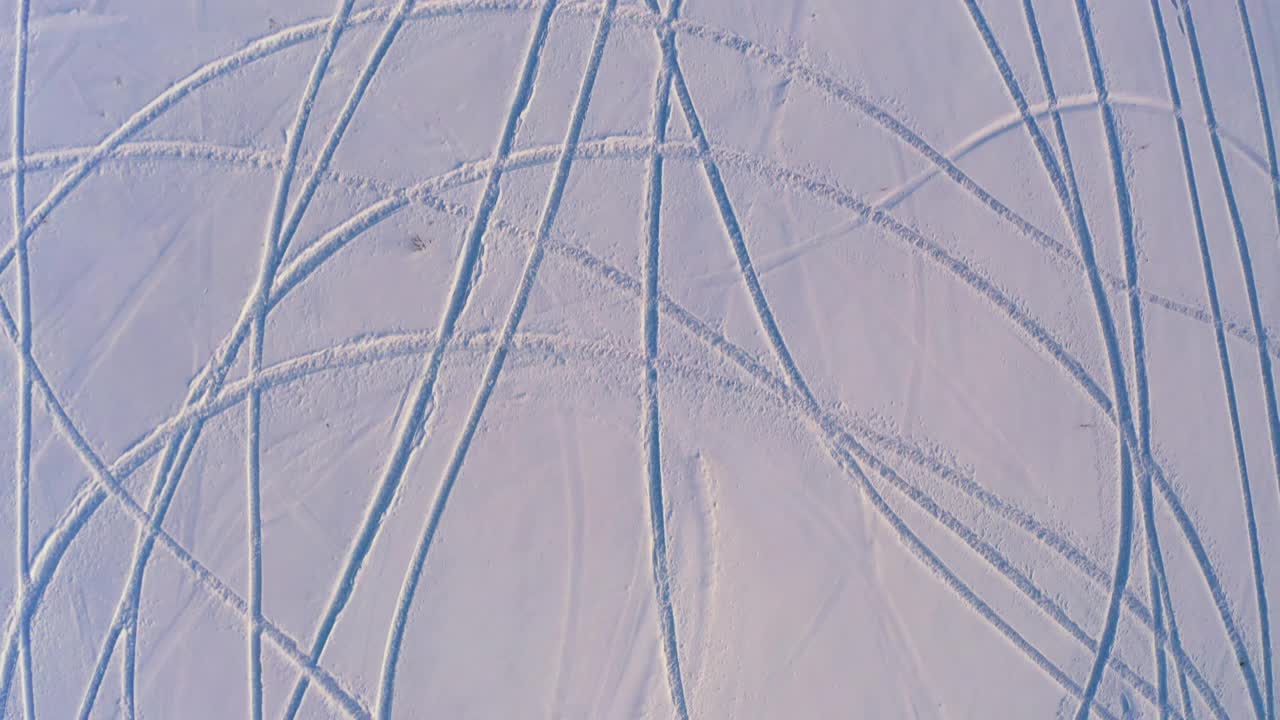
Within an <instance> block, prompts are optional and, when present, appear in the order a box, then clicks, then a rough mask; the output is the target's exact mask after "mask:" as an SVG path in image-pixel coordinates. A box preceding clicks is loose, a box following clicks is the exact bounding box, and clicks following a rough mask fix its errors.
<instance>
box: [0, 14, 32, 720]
mask: <svg viewBox="0 0 1280 720" xmlns="http://www.w3.org/2000/svg"><path fill="white" fill-rule="evenodd" d="M16 6H17V13H16V14H17V17H16V21H15V22H16V24H15V25H14V38H15V39H14V51H13V107H12V110H13V117H12V122H13V127H12V128H11V132H12V137H11V140H12V145H11V148H12V152H13V162H14V172H13V177H12V178H11V180H12V189H13V197H12V200H13V234H14V240H13V245H14V255H15V257H16V258H17V267H18V269H17V275H18V277H17V294H18V323H17V328H16V330H17V337H16V340H17V346H18V433H17V437H16V438H14V440H15V442H16V444H17V448H16V454H15V467H14V472H15V479H16V483H15V488H14V496H15V498H16V504H17V507H16V509H15V517H14V521H15V522H16V523H17V526H18V527H17V528H16V530H17V532H16V535H17V537H16V538H15V542H14V549H15V550H16V551H17V562H16V563H15V566H16V568H17V578H16V580H17V582H16V583H15V585H16V589H17V592H16V595H17V597H18V601H19V602H22V600H23V599H24V598H25V597H26V595H27V593H28V592H30V588H31V538H30V533H31V518H30V509H31V508H30V503H31V395H32V392H31V390H32V385H31V365H32V360H31V325H32V323H31V267H30V263H29V260H28V256H27V238H28V234H27V233H26V232H25V231H24V227H25V226H26V221H25V217H26V202H27V201H26V191H25V183H24V180H25V178H24V175H23V170H24V168H23V163H24V162H25V157H26V149H25V144H26V112H27V44H28V42H29V40H30V38H29V33H28V31H29V28H28V21H29V20H30V16H31V8H30V2H29V0H18V2H17V3H16ZM18 647H19V655H20V656H21V657H20V659H21V663H22V714H23V717H24V718H27V719H28V720H31V718H34V717H35V714H36V700H35V689H34V685H35V677H34V674H33V673H34V669H33V667H32V662H31V623H30V622H29V621H28V620H24V621H23V622H22V623H21V624H20V625H19V626H18ZM8 699H9V698H8V696H7V693H5V694H0V712H4V709H5V708H6V707H7V706H8Z"/></svg>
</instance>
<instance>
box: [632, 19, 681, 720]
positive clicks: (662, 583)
mask: <svg viewBox="0 0 1280 720" xmlns="http://www.w3.org/2000/svg"><path fill="white" fill-rule="evenodd" d="M680 2H681V0H668V5H667V12H666V13H665V15H663V17H664V19H665V20H666V22H665V23H664V25H663V27H662V28H661V29H660V30H659V33H660V38H659V42H658V77H657V80H656V82H655V84H654V97H653V122H652V125H651V127H650V131H651V133H652V135H653V142H654V149H653V152H652V155H651V157H650V159H649V174H648V178H647V182H646V189H645V193H646V198H645V201H646V202H645V240H646V244H645V252H644V255H643V256H642V257H643V260H642V264H643V269H642V272H643V275H644V310H643V316H642V319H641V335H642V337H643V341H644V351H645V371H644V399H643V402H642V406H643V409H642V412H643V420H642V432H643V433H644V440H643V446H644V454H645V458H646V468H645V469H646V475H647V477H648V484H649V531H650V535H651V538H652V541H651V544H652V553H653V585H654V595H655V599H656V601H657V603H658V620H659V627H660V629H661V634H662V654H663V660H664V663H663V664H664V666H665V668H666V676H667V689H668V691H669V692H670V693H671V703H672V706H673V707H674V709H675V713H676V717H677V718H679V719H680V720H688V719H689V704H688V701H687V700H686V699H685V693H684V679H683V676H682V674H681V671H680V651H679V643H678V642H677V640H676V620H675V610H674V608H673V606H672V601H671V574H670V568H669V566H668V555H667V530H666V508H665V507H664V503H663V498H662V490H663V487H662V445H661V441H662V437H661V435H662V430H661V422H662V414H661V410H660V409H659V404H658V368H657V363H656V361H657V356H658V292H659V274H660V272H661V265H660V257H661V256H660V253H661V240H662V227H661V224H662V163H663V156H662V153H661V152H659V151H658V147H659V146H661V145H662V144H663V143H665V142H666V140H667V124H668V120H669V119H670V114H671V83H672V70H673V65H674V63H669V62H668V61H667V53H666V45H667V44H668V43H670V42H671V25H670V20H671V19H672V18H675V17H677V16H678V15H679V13H680ZM650 9H651V10H653V11H655V12H657V10H658V7H657V3H655V2H651V3H650Z"/></svg>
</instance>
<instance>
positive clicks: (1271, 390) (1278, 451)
mask: <svg viewBox="0 0 1280 720" xmlns="http://www.w3.org/2000/svg"><path fill="white" fill-rule="evenodd" d="M1180 9H1181V14H1182V23H1183V27H1184V28H1185V30H1186V33H1185V34H1186V39H1187V49H1188V50H1189V51H1190V53H1191V61H1192V66H1193V67H1194V68H1195V78H1196V86H1197V88H1198V89H1199V91H1200V104H1201V107H1202V109H1203V110H1204V115H1205V121H1206V122H1207V123H1208V124H1209V125H1217V124H1218V121H1217V117H1216V115H1215V113H1214V109H1213V100H1212V98H1211V97H1210V91H1209V82H1208V78H1207V77H1206V76H1205V70H1204V58H1203V57H1202V55H1201V53H1200V42H1199V40H1198V38H1197V37H1196V28H1195V20H1194V18H1192V16H1191V6H1190V3H1188V2H1183V3H1181V4H1180ZM1209 142H1210V144H1211V146H1212V148H1213V157H1214V161H1215V163H1216V165H1217V169H1218V179H1219V182H1220V184H1221V186H1222V194H1223V198H1224V200H1225V201H1226V206H1227V214H1228V216H1229V217H1230V219H1231V228H1232V231H1233V234H1234V236H1235V241H1236V256H1237V259H1238V260H1239V262H1240V274H1241V277H1242V279H1243V281H1244V289H1245V295H1246V297H1247V298H1248V301H1249V313H1250V315H1251V317H1252V319H1253V325H1254V332H1255V333H1257V334H1258V337H1259V338H1266V331H1265V326H1264V325H1263V323H1262V309H1261V306H1260V305H1259V302H1258V288H1257V284H1256V283H1255V281H1254V275H1253V262H1252V260H1251V259H1250V256H1249V242H1248V239H1247V238H1246V237H1245V231H1244V221H1243V220H1242V219H1241V217H1240V208H1239V206H1238V205H1237V202H1236V196H1235V191H1234V190H1233V189H1232V186H1231V175H1230V171H1229V170H1228V169H1227V161H1226V158H1225V157H1224V155H1223V153H1222V141H1221V140H1219V139H1218V136H1217V135H1210V136H1209ZM1258 365H1259V375H1260V380H1261V382H1262V389H1263V397H1264V400H1265V402H1266V411H1267V422H1268V424H1269V425H1270V429H1271V448H1272V463H1273V469H1274V470H1275V471H1276V473H1277V475H1278V476H1280V432H1277V427H1278V425H1277V423H1278V422H1280V421H1278V420H1277V417H1276V393H1275V381H1274V378H1273V377H1272V373H1271V357H1270V356H1269V355H1268V354H1267V353H1265V352H1262V353H1259V354H1258ZM1242 477H1243V476H1242ZM1244 491H1245V507H1246V512H1245V523H1246V527H1247V529H1248V533H1249V546H1250V552H1251V554H1252V559H1253V580H1254V592H1255V594H1256V595H1257V599H1258V624H1259V634H1260V636H1261V637H1260V642H1259V649H1258V651H1259V653H1260V654H1261V656H1262V662H1263V671H1264V673H1265V678H1264V682H1263V686H1264V689H1263V690H1261V691H1260V690H1259V688H1258V683H1257V680H1256V679H1254V680H1253V681H1252V682H1251V683H1249V686H1248V689H1249V696H1250V698H1251V699H1252V700H1253V705H1254V714H1255V715H1257V717H1258V718H1260V719H1261V718H1266V717H1270V713H1271V710H1269V709H1268V708H1269V707H1272V705H1271V704H1270V700H1264V695H1263V692H1265V697H1266V698H1273V696H1274V689H1273V683H1272V660H1271V621H1270V611H1269V609H1268V604H1267V591H1266V582H1265V580H1264V578H1263V572H1262V560H1261V556H1260V551H1259V548H1258V526H1257V521H1256V520H1255V518H1254V513H1253V500H1252V496H1251V494H1250V491H1249V488H1248V486H1247V485H1246V486H1245V488H1244ZM1235 650H1236V653H1237V659H1238V660H1239V661H1240V663H1241V664H1242V666H1243V667H1244V668H1245V669H1246V670H1249V671H1252V660H1251V659H1250V658H1249V656H1248V654H1247V652H1246V651H1245V648H1244V647H1243V645H1242V644H1240V645H1237V646H1236V647H1235ZM1250 674H1251V675H1252V672H1250ZM1264 703H1267V704H1264Z"/></svg>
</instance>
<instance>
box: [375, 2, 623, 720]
mask: <svg viewBox="0 0 1280 720" xmlns="http://www.w3.org/2000/svg"><path fill="white" fill-rule="evenodd" d="M554 5H555V3H554V0H552V1H551V2H548V3H547V11H546V12H547V15H546V17H547V18H548V19H549V18H550V12H551V10H552V9H554ZM602 5H603V7H602V11H601V13H600V19H599V21H598V22H597V25H596V33H595V38H594V40H593V41H592V45H591V55H590V56H589V57H588V59H587V66H586V69H585V71H584V72H583V75H582V82H581V84H580V85H579V87H578V96H577V99H576V100H575V101H574V107H573V113H572V115H571V116H570V118H569V127H568V129H567V131H566V132H565V139H564V144H563V145H562V147H561V150H560V156H559V159H558V160H557V161H556V170H555V176H554V178H553V180H552V184H551V186H550V188H549V189H548V192H547V197H546V200H545V204H544V205H543V207H542V213H541V217H540V218H539V221H538V232H537V235H536V236H535V237H534V240H533V244H532V247H531V248H530V251H529V257H528V259H527V260H526V262H525V267H524V272H523V274H522V276H521V278H520V284H519V286H518V287H517V288H516V294H515V298H514V299H513V300H512V303H511V309H510V311H509V312H508V314H507V318H506V321H505V322H504V323H503V327H502V336H501V339H500V340H499V343H498V346H497V347H496V348H494V351H493V353H492V355H490V357H489V364H488V367H486V368H485V374H484V378H483V379H482V380H481V382H480V387H479V388H478V389H477V391H476V396H475V399H474V400H473V401H472V404H471V409H470V410H469V411H468V414H467V421H466V425H465V426H464V427H463V429H462V432H461V434H460V435H459V437H458V441H457V444H456V445H455V446H454V449H453V453H452V456H451V457H450V459H449V464H448V466H447V467H446V469H445V472H444V475H443V476H442V477H441V478H440V485H439V487H438V489H437V491H436V496H435V498H434V499H433V500H432V503H431V510H430V514H429V515H428V516H427V520H426V523H425V524H424V526H423V528H422V535H421V536H420V537H419V539H418V545H417V548H416V549H415V550H414V555H413V560H412V561H411V563H410V566H409V568H408V570H407V571H406V573H405V577H404V580H403V585H402V587H401V590H400V597H399V598H398V599H397V601H396V610H395V616H394V619H393V620H392V623H391V628H390V630H389V631H388V633H387V646H386V653H385V655H384V659H383V664H382V677H381V678H380V680H379V681H378V685H379V690H378V716H379V717H380V718H383V719H384V720H389V719H390V717H391V707H392V702H393V700H394V699H395V676H396V665H397V663H398V661H399V658H400V646H401V642H402V640H403V638H404V632H405V628H406V626H407V625H408V622H409V610H410V609H411V608H412V606H413V598H414V595H415V594H416V592H417V589H418V585H419V582H420V581H421V579H422V570H423V567H424V566H425V564H426V561H427V554H428V553H429V552H430V550H431V543H432V541H433V540H434V539H435V534H436V530H437V529H438V528H439V526H440V520H441V518H442V517H443V516H444V511H445V507H446V506H447V504H448V502H449V495H450V494H451V492H452V491H453V487H454V485H455V484H456V483H457V480H458V475H459V474H460V473H461V472H462V465H463V463H464V462H465V461H466V458H467V451H468V450H469V449H470V447H471V442H472V439H473V438H474V437H475V433H476V429H477V428H478V427H479V426H480V421H481V419H482V418H483V417H484V411H485V409H486V408H487V407H488V403H489V398H490V397H491V395H492V393H493V389H494V387H495V386H496V385H497V383H498V378H499V376H500V375H501V374H502V368H503V364H504V363H505V361H506V356H507V352H508V349H509V347H510V345H511V338H512V336H513V335H515V332H516V330H517V328H518V327H519V325H520V320H521V319H522V318H523V316H524V311H525V308H526V307H528V304H529V295H530V293H531V292H532V290H533V287H534V284H535V283H536V281H537V277H538V269H539V267H540V266H541V264H542V259H543V256H544V253H545V252H546V241H547V238H548V237H549V236H550V234H551V229H552V227H553V226H554V225H555V220H556V215H557V214H558V213H559V210H560V202H561V199H562V198H563V197H564V189H565V185H566V183H567V182H568V180H569V170H570V168H571V167H572V166H573V160H574V154H575V151H576V150H577V146H578V140H579V138H580V137H581V135H582V124H583V122H584V121H585V119H586V115H587V110H588V108H589V107H590V106H591V94H592V91H593V90H594V89H595V82H596V76H597V74H598V73H599V70H600V62H601V60H602V58H603V57H604V50H605V44H606V43H607V42H608V40H609V31H610V29H611V28H612V25H613V11H614V8H615V7H616V6H617V0H603V3H602ZM542 27H545V26H542ZM543 32H545V30H544V31H543ZM531 50H532V48H531ZM531 55H533V54H532V53H531ZM533 57H534V58H535V59H534V63H536V55H533Z"/></svg>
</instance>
